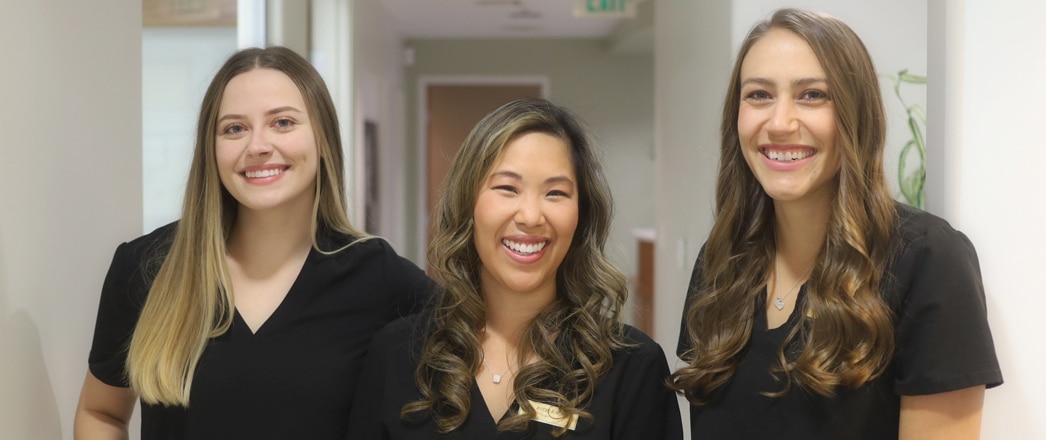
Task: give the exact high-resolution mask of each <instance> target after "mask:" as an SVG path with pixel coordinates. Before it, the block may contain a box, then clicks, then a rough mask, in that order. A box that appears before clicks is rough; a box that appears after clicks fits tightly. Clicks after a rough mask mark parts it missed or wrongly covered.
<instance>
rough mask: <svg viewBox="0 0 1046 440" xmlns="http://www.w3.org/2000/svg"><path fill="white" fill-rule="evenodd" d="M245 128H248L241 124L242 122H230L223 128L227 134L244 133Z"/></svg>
mask: <svg viewBox="0 0 1046 440" xmlns="http://www.w3.org/2000/svg"><path fill="white" fill-rule="evenodd" d="M244 130H246V129H245V128H244V127H243V126H242V125H240V124H229V125H228V126H226V127H225V128H224V129H223V130H222V134H225V135H236V134H240V133H243V132H244Z"/></svg>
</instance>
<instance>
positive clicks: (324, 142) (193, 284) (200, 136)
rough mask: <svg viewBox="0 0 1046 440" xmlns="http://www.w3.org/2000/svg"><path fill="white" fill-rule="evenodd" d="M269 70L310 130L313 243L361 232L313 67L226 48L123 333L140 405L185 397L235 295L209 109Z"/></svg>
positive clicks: (280, 52) (329, 107)
mask: <svg viewBox="0 0 1046 440" xmlns="http://www.w3.org/2000/svg"><path fill="white" fill-rule="evenodd" d="M258 68H265V69H275V70H278V71H280V72H283V73H284V74H286V75H287V76H288V77H290V79H291V80H292V81H294V83H295V85H297V87H298V90H299V92H301V94H302V98H303V99H304V101H305V105H306V108H307V111H308V113H309V117H310V119H311V123H312V126H313V127H314V128H313V130H314V133H313V134H314V136H315V139H316V148H317V150H318V151H317V152H318V156H319V167H318V170H317V175H316V184H315V193H314V201H313V221H312V227H311V229H312V231H311V233H312V237H313V248H315V249H317V250H318V251H321V252H324V253H330V252H337V250H334V251H331V250H323V249H320V248H319V244H318V242H317V237H318V236H319V235H320V234H323V233H341V234H345V235H348V236H351V237H354V238H356V239H363V238H365V237H366V234H365V233H363V232H362V231H360V230H358V229H356V228H355V227H353V226H352V224H351V223H350V222H349V219H348V216H347V214H346V202H345V193H344V191H343V189H342V188H343V182H344V176H343V173H344V171H343V159H342V150H341V137H340V134H339V128H338V121H337V115H336V113H335V109H334V103H333V102H332V101H331V98H330V93H329V92H328V91H327V87H326V85H325V84H324V82H323V79H322V78H321V77H320V75H319V73H318V72H316V70H315V69H314V68H313V67H312V65H310V64H309V62H308V61H306V60H305V59H304V58H302V57H301V56H299V55H298V54H296V53H294V52H293V51H291V50H289V49H286V48H283V47H268V48H264V49H262V48H251V49H244V50H242V51H239V52H237V53H235V54H233V55H232V56H231V57H230V58H229V59H228V60H227V61H226V62H225V64H224V65H223V66H222V67H221V69H219V70H218V73H217V74H216V75H215V77H214V79H213V80H212V81H211V84H210V86H209V87H208V88H207V92H206V94H205V95H204V98H203V103H202V105H201V109H200V117H199V120H198V123H197V130H196V147H195V150H194V152H193V158H192V167H191V168H190V170H189V179H188V183H187V185H186V189H185V200H184V201H183V206H182V217H181V220H180V221H179V222H178V225H177V228H176V232H175V234H174V237H173V239H172V241H171V243H170V250H169V251H168V253H167V255H166V256H165V257H164V256H162V255H160V256H158V257H157V258H163V264H162V265H161V266H160V268H159V271H158V272H157V273H156V277H155V279H154V280H153V283H152V286H151V288H150V289H149V295H148V297H147V299H146V301H145V304H144V306H143V307H142V312H141V315H140V317H139V319H138V323H137V325H136V326H135V329H134V334H133V335H132V337H131V341H130V345H129V348H128V355H127V365H126V366H127V374H128V379H129V381H130V384H131V387H132V388H133V389H134V390H135V392H137V393H138V394H139V395H140V396H141V398H142V400H143V401H144V402H146V403H148V404H163V405H169V406H188V404H189V393H190V388H191V386H192V381H193V375H194V372H195V370H196V365H197V363H198V362H199V360H200V356H201V354H202V353H203V350H204V348H205V347H206V345H207V342H208V341H209V340H210V339H211V338H213V337H215V336H218V335H221V334H223V333H225V332H226V331H228V329H229V327H230V326H231V324H232V319H233V313H234V310H235V305H234V304H235V302H234V300H233V292H232V285H231V282H230V279H229V273H228V270H227V267H226V263H225V254H226V248H225V241H226V238H227V237H228V235H229V232H230V230H231V228H232V225H233V223H234V220H235V219H236V212H237V206H238V203H237V201H236V200H235V199H234V198H233V197H232V195H230V194H229V192H228V191H227V190H226V189H225V188H224V187H223V186H222V184H221V182H220V180H219V177H218V170H217V163H216V158H215V137H216V135H217V121H218V108H219V105H220V104H221V99H222V95H223V94H224V91H225V86H226V84H228V83H229V81H230V80H231V79H232V78H233V77H235V76H237V75H240V74H242V73H244V72H248V71H251V70H253V69H258Z"/></svg>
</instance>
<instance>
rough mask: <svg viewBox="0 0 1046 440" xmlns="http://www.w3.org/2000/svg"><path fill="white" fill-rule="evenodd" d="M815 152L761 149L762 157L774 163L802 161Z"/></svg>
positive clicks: (810, 150) (811, 150)
mask: <svg viewBox="0 0 1046 440" xmlns="http://www.w3.org/2000/svg"><path fill="white" fill-rule="evenodd" d="M814 152H815V150H813V149H809V150H788V151H781V150H770V149H765V148H764V149H763V150H762V153H763V156H766V158H767V159H770V160H772V161H775V162H795V161H797V160H803V159H806V158H808V157H810V156H813V155H814Z"/></svg>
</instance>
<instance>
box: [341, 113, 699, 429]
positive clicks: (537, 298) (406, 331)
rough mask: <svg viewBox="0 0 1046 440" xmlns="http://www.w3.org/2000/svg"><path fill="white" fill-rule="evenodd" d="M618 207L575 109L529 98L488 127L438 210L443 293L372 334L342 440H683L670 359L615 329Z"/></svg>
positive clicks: (469, 143)
mask: <svg viewBox="0 0 1046 440" xmlns="http://www.w3.org/2000/svg"><path fill="white" fill-rule="evenodd" d="M612 207H613V205H612V200H611V196H610V190H609V186H608V184H607V182H606V180H605V178H604V176H603V173H602V170H601V167H600V164H599V160H598V158H597V155H596V151H595V147H594V145H593V143H592V141H591V139H590V137H589V134H588V133H587V131H586V130H585V129H584V128H583V127H582V126H581V124H580V122H579V121H578V120H577V119H576V118H575V117H574V116H573V115H572V114H571V113H570V112H568V111H567V110H566V109H564V108H562V107H558V106H556V105H553V104H551V103H549V102H548V101H546V100H543V99H536V98H535V99H522V100H517V101H513V102H510V103H508V104H505V105H503V106H502V107H500V108H498V109H497V110H495V111H493V112H492V113H490V114H489V115H487V116H486V117H485V118H484V119H483V120H482V121H480V122H479V123H478V124H477V125H476V127H475V128H474V129H473V130H472V133H471V134H470V135H469V136H468V138H467V139H466V140H465V143H464V144H463V146H462V148H461V150H460V151H459V152H458V153H457V155H456V156H455V159H454V162H453V164H452V165H451V168H450V171H449V173H448V175H447V178H446V183H445V188H444V191H443V193H442V198H441V202H440V204H439V206H438V207H437V212H436V216H435V220H436V224H435V236H434V238H433V241H432V244H431V246H430V248H429V254H430V258H429V262H430V264H431V265H432V270H433V273H434V276H435V278H436V279H437V280H438V281H440V284H441V286H442V290H441V292H440V294H438V296H437V298H436V300H435V301H434V303H435V304H434V306H433V307H432V308H431V309H426V311H424V312H422V313H421V314H419V315H417V316H416V317H414V318H408V319H405V320H400V321H398V322H395V323H392V324H390V325H389V326H388V327H387V328H386V329H385V330H383V331H382V332H381V333H379V334H378V336H376V337H375V340H374V344H373V346H372V349H371V352H370V355H369V357H368V360H367V364H366V366H365V368H364V372H363V374H362V377H361V380H360V389H361V390H367V391H366V392H361V393H359V394H358V395H357V398H356V400H355V403H354V406H353V411H352V412H353V414H352V423H351V424H350V428H349V438H366V439H382V438H384V439H436V438H462V439H478V438H495V437H496V438H504V439H516V438H519V439H522V438H528V439H544V438H569V439H609V438H614V439H659V440H660V439H681V438H682V427H681V422H680V419H679V410H678V406H677V401H676V397H675V395H674V393H673V392H672V391H671V390H669V389H668V387H667V386H666V385H665V383H664V380H665V378H666V377H667V376H668V374H669V370H668V365H667V362H666V359H665V355H664V352H663V351H662V350H661V348H660V347H659V346H658V345H657V344H656V343H654V342H653V341H652V340H651V339H650V338H649V337H647V336H646V335H644V334H642V333H641V332H639V331H638V330H636V329H634V328H632V327H629V326H627V325H624V324H622V323H621V322H620V321H619V318H620V312H621V308H622V306H623V305H624V302H625V298H626V296H627V290H626V285H625V277H624V275H623V274H622V273H621V272H620V271H619V270H618V269H616V268H615V267H614V266H612V265H611V264H610V263H609V262H608V261H607V259H606V257H605V255H604V251H603V249H604V245H605V243H606V239H607V234H608V232H609V228H610V222H611V218H612Z"/></svg>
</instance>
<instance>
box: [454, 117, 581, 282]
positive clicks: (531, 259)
mask: <svg viewBox="0 0 1046 440" xmlns="http://www.w3.org/2000/svg"><path fill="white" fill-rule="evenodd" d="M473 219H474V223H475V229H474V232H473V242H474V243H475V246H476V251H477V253H478V254H479V258H480V261H481V267H480V271H479V274H480V288H481V291H482V292H483V295H485V296H487V295H492V294H527V295H540V296H542V297H547V300H548V301H549V302H551V301H552V300H553V299H555V296H556V271H557V270H558V269H559V265H560V263H562V262H563V258H564V257H565V256H566V254H567V250H568V249H569V248H570V243H571V241H572V240H573V238H574V231H575V229H577V223H578V188H577V178H576V176H575V172H574V164H573V160H572V159H571V155H570V151H569V146H568V145H567V144H566V143H564V142H563V141H562V140H561V139H559V138H557V137H554V136H551V135H549V134H546V133H540V132H531V133H525V134H522V135H519V136H517V137H515V138H513V139H512V140H510V141H509V142H508V144H507V145H506V146H505V149H504V150H503V151H502V152H501V154H500V156H498V158H497V160H495V161H494V165H493V166H492V167H491V169H490V171H489V172H488V173H487V176H486V178H485V179H484V180H483V182H482V183H481V185H480V189H479V193H478V195H477V196H476V206H475V209H474V212H473Z"/></svg>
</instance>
